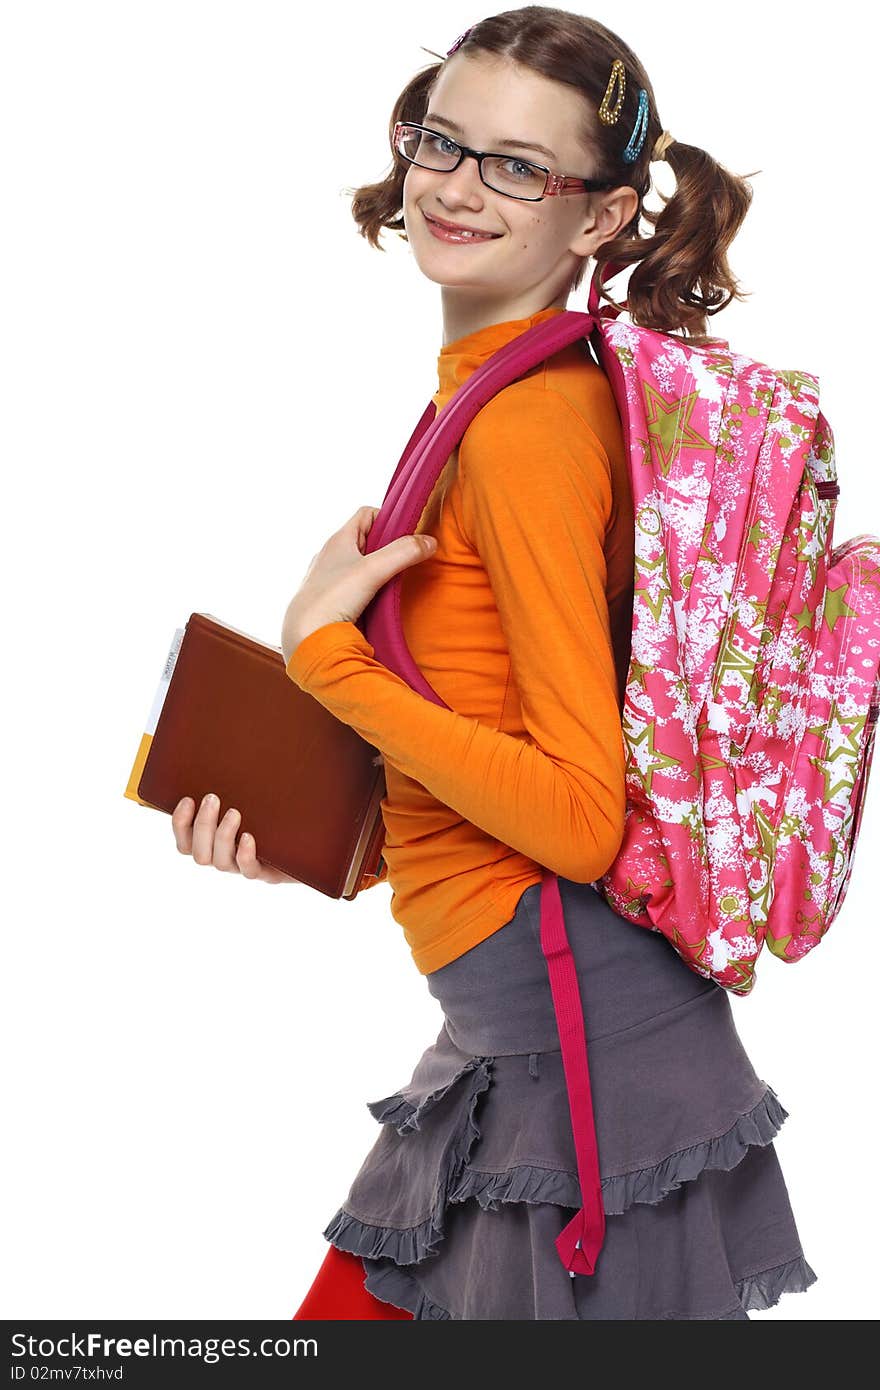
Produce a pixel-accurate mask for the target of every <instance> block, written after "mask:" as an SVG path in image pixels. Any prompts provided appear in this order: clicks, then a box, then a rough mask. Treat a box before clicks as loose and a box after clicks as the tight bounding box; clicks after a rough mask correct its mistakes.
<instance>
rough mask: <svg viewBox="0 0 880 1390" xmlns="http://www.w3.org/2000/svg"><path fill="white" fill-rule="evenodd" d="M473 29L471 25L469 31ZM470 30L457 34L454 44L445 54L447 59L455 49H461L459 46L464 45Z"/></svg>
mask: <svg viewBox="0 0 880 1390" xmlns="http://www.w3.org/2000/svg"><path fill="white" fill-rule="evenodd" d="M473 27H474V26H473V24H472V25H471V29H473ZM471 29H465V31H464V33H463V34H459V36H458V38H457V39H456V40H455V43H454V44H453V45H452V47H451V48H450V49H448V50H447V53H446V56H447V58H450V57H451V56H452V54H453V53H454V52H455V50H456V49H457V48H461V46H462V44H463V43H464V41H465V39H466V38H467V36H468V34H469V33H470V32H471Z"/></svg>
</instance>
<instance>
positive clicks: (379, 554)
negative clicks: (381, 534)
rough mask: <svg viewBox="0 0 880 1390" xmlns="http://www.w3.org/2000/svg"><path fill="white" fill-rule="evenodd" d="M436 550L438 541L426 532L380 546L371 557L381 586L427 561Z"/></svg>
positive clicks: (399, 538)
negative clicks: (402, 572)
mask: <svg viewBox="0 0 880 1390" xmlns="http://www.w3.org/2000/svg"><path fill="white" fill-rule="evenodd" d="M436 549H437V541H436V539H435V538H434V536H428V535H425V533H424V532H420V533H419V534H418V535H410V536H398V537H397V539H396V540H393V541H389V542H388V544H387V545H383V546H380V547H379V549H378V550H374V551H373V553H372V555H371V557H370V559H371V561H372V564H373V567H374V570H375V573H376V578H377V580H378V582H379V584H384V583H386V581H387V580H389V579H390V578H391V577H392V575H395V574H399V572H400V571H401V570H405V569H409V567H410V566H411V565H417V564H419V563H420V562H421V561H422V560H427V558H428V556H429V555H433V554H434V552H435V550H436Z"/></svg>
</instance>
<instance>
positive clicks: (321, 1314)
mask: <svg viewBox="0 0 880 1390" xmlns="http://www.w3.org/2000/svg"><path fill="white" fill-rule="evenodd" d="M364 1278H365V1275H364V1267H363V1265H362V1264H361V1260H360V1256H359V1255H352V1254H351V1253H350V1252H349V1251H348V1250H338V1249H337V1248H336V1246H335V1245H331V1246H330V1249H329V1250H328V1251H327V1254H326V1255H325V1256H324V1262H323V1264H322V1265H321V1268H320V1269H319V1270H318V1273H317V1275H316V1276H315V1279H314V1281H313V1283H312V1286H311V1288H310V1289H309V1291H308V1293H307V1294H306V1296H305V1298H304V1299H303V1301H302V1303H301V1304H300V1306H299V1308H298V1309H297V1310H296V1312H295V1313H294V1315H293V1319H292V1320H293V1321H294V1322H296V1321H297V1319H305V1320H308V1319H310V1318H313V1319H316V1320H323V1321H328V1320H331V1319H337V1320H344V1319H355V1318H356V1319H358V1320H359V1321H360V1320H363V1319H366V1318H389V1319H395V1318H409V1319H412V1313H408V1312H407V1311H406V1309H404V1308H395V1306H394V1304H393V1303H383V1302H382V1300H381V1298H376V1297H375V1296H374V1295H373V1294H371V1293H370V1292H369V1290H367V1289H365V1288H364Z"/></svg>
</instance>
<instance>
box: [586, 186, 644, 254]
mask: <svg viewBox="0 0 880 1390" xmlns="http://www.w3.org/2000/svg"><path fill="white" fill-rule="evenodd" d="M590 198H591V208H590V211H591V213H592V220H590V221H588V222H587V223H585V224H584V226H583V227H582V228H581V230H580V232H579V233H578V235H577V236H576V238H575V239H574V241H572V242H571V244H570V246H569V248H568V249H569V250H570V251H573V252H574V253H575V255H576V256H592V255H593V253H594V252H595V251H596V250H597V249H598V248H599V247H600V246H601V245H602V243H603V241H611V240H613V238H614V237H616V236H617V235H618V233H619V232H620V231H621V230H622V228H624V227H625V226H627V224H628V223H629V222H631V221H632V219H633V218H634V217H635V215H636V212H637V210H638V206H639V195H638V193H637V192H636V190H635V189H634V188H628V187H621V188H612V189H609V190H608V192H607V193H593V194H591V195H590Z"/></svg>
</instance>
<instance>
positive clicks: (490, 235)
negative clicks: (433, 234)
mask: <svg viewBox="0 0 880 1390" xmlns="http://www.w3.org/2000/svg"><path fill="white" fill-rule="evenodd" d="M422 216H423V217H424V219H425V221H426V222H427V223H428V225H429V226H431V227H436V228H437V230H438V232H440V233H442V235H443V236H447V237H457V238H459V237H460V238H461V240H462V241H495V240H497V238H498V237H500V236H501V233H500V232H473V231H470V230H468V229H466V228H464V227H447V226H446V225H445V224H444V223H443V222H438V221H437V219H436V218H435V217H429V216H428V214H427V213H426V212H423V213H422Z"/></svg>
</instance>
